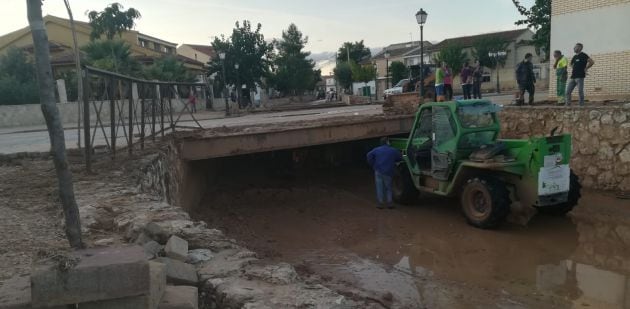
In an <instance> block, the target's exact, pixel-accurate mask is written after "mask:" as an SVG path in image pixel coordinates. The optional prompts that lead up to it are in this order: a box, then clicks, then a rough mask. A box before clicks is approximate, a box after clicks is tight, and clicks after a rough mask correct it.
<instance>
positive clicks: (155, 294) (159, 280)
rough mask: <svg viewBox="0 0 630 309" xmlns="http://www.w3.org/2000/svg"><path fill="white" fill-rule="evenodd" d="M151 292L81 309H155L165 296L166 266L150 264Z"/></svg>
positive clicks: (95, 303)
mask: <svg viewBox="0 0 630 309" xmlns="http://www.w3.org/2000/svg"><path fill="white" fill-rule="evenodd" d="M149 269H150V286H151V289H150V292H149V294H147V295H141V296H132V297H124V298H116V299H108V300H101V301H97V302H90V303H81V304H79V308H81V309H112V308H116V309H155V308H157V306H158V305H159V303H160V300H161V299H162V295H164V289H165V288H166V266H165V265H164V264H162V263H156V262H149Z"/></svg>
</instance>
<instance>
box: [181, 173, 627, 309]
mask: <svg viewBox="0 0 630 309" xmlns="http://www.w3.org/2000/svg"><path fill="white" fill-rule="evenodd" d="M241 163H242V162H241ZM222 166H223V167H224V168H222V169H221V168H220V169H219V170H218V172H217V173H216V175H215V177H216V179H215V181H214V182H213V185H211V186H210V187H209V188H207V189H206V194H205V197H204V199H203V200H202V202H201V204H200V206H199V207H198V208H197V209H195V210H194V211H193V212H192V215H193V216H194V217H196V218H197V219H203V220H205V221H206V222H207V223H208V225H209V226H213V227H217V228H219V229H221V230H223V231H225V233H226V234H228V236H230V237H233V238H235V239H236V240H237V241H239V242H241V243H242V244H243V245H245V246H247V247H249V248H251V249H252V250H254V251H256V252H258V254H259V255H260V256H261V257H262V258H264V259H267V260H269V261H274V262H278V261H284V262H289V263H291V264H293V265H295V266H296V268H297V269H298V271H299V272H300V273H301V274H302V275H304V276H315V277H317V278H320V279H321V280H322V282H324V284H325V285H327V286H329V287H331V288H333V289H335V290H337V291H338V292H340V293H341V294H344V295H347V296H352V295H357V294H361V295H362V296H363V297H368V298H373V299H375V300H376V301H377V302H381V301H382V302H383V303H393V304H394V305H393V307H399V308H630V216H629V215H630V200H622V199H618V198H615V197H614V196H613V195H607V194H605V193H598V192H584V194H583V195H584V197H583V199H582V200H581V202H580V205H579V207H577V208H576V210H575V211H574V213H572V214H571V215H570V216H568V217H563V218H557V217H547V216H542V215H538V216H536V217H535V218H534V219H533V220H532V221H530V222H529V224H528V225H527V226H518V225H513V224H505V225H504V226H502V227H501V228H499V229H497V230H480V229H475V228H473V227H471V226H469V225H467V224H466V222H465V220H464V218H463V216H462V215H461V213H460V210H459V206H458V202H457V201H456V200H447V199H442V198H435V197H429V196H426V197H423V198H422V199H421V200H420V201H419V202H418V203H417V204H416V205H411V206H399V207H397V208H396V209H395V210H379V209H376V207H375V206H376V204H375V201H374V192H373V184H372V183H373V181H372V176H371V173H370V171H369V170H367V169H365V168H364V167H360V166H357V167H341V166H339V167H330V166H328V167H325V168H305V169H300V170H297V171H296V170H292V171H291V172H282V173H279V172H278V170H279V169H278V168H277V167H275V166H265V165H264V164H260V162H250V164H240V163H239V162H236V161H234V162H231V163H230V162H226V163H225V164H222ZM252 166H254V167H252ZM392 300H393V301H392Z"/></svg>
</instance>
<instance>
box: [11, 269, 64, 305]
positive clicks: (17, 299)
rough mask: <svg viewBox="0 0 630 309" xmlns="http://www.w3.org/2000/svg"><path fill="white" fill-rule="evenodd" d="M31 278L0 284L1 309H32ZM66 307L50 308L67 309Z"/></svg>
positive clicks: (16, 278)
mask: <svg viewBox="0 0 630 309" xmlns="http://www.w3.org/2000/svg"><path fill="white" fill-rule="evenodd" d="M31 308H33V307H32V306H31V278H30V277H29V276H23V277H20V276H16V277H13V278H11V279H9V280H7V281H4V282H1V283H0V309H31ZM65 308H66V306H55V307H48V309H65Z"/></svg>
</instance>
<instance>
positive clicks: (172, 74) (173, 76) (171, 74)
mask: <svg viewBox="0 0 630 309" xmlns="http://www.w3.org/2000/svg"><path fill="white" fill-rule="evenodd" d="M144 75H145V77H146V78H147V79H157V80H162V81H174V82H192V81H194V80H195V77H194V76H192V74H190V73H189V72H188V70H186V67H185V66H184V63H183V62H181V61H179V60H177V58H175V57H174V56H166V57H163V58H160V59H157V60H156V61H155V62H154V63H153V64H152V65H151V66H149V67H148V68H146V69H145V71H144Z"/></svg>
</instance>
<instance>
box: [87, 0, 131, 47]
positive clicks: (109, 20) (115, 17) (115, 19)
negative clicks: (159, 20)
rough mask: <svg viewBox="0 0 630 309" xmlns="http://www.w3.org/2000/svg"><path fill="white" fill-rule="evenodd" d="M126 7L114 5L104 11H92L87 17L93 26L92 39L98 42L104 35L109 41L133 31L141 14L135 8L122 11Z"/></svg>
mask: <svg viewBox="0 0 630 309" xmlns="http://www.w3.org/2000/svg"><path fill="white" fill-rule="evenodd" d="M123 8H124V7H123V6H122V5H120V3H112V4H110V5H109V6H108V7H106V8H105V9H104V10H103V11H101V12H97V11H90V12H89V13H88V14H87V15H88V18H89V19H90V25H91V26H92V33H90V39H91V40H96V39H98V38H100V37H101V36H102V35H103V34H104V35H105V37H106V38H107V39H108V40H112V39H113V38H114V36H116V35H118V36H121V35H122V33H123V32H124V31H125V30H131V29H133V27H134V26H135V25H136V23H135V20H136V19H138V18H140V17H141V15H140V12H139V11H138V10H136V9H134V8H129V9H128V10H126V11H121V9H123Z"/></svg>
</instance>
